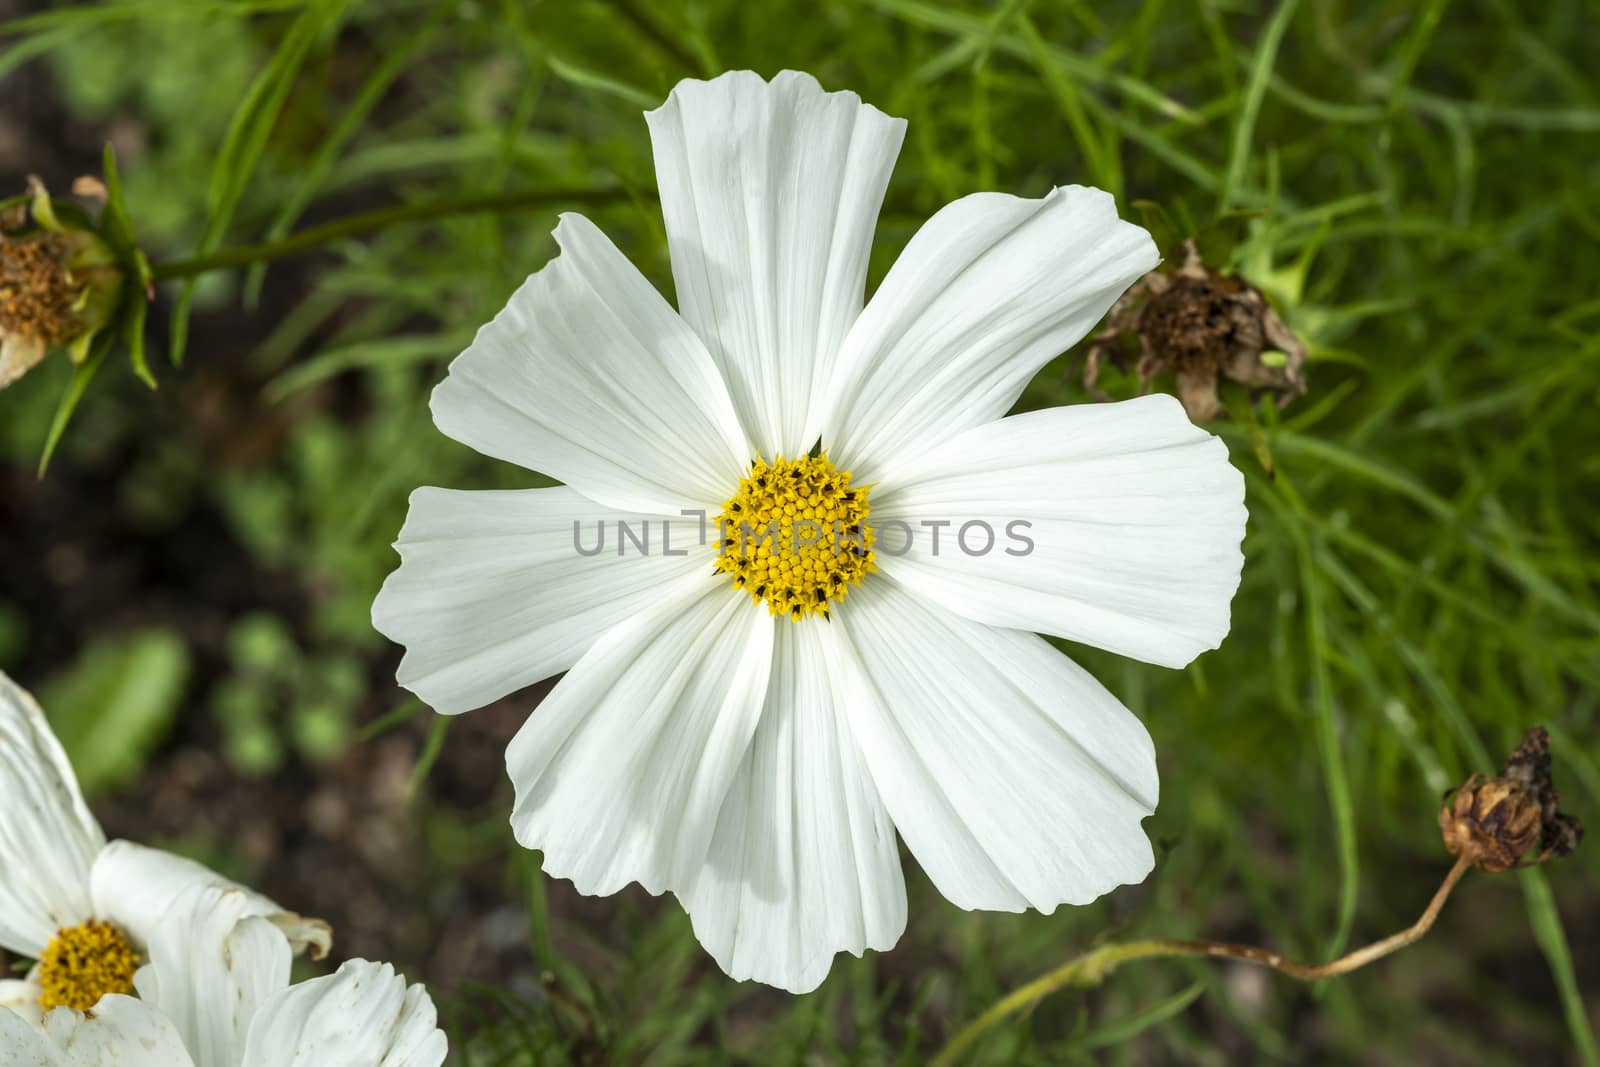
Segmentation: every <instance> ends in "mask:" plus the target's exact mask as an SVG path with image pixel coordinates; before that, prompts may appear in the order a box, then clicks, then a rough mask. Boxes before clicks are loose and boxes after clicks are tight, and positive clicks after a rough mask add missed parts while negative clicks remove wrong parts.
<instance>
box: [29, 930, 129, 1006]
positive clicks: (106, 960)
mask: <svg viewBox="0 0 1600 1067" xmlns="http://www.w3.org/2000/svg"><path fill="white" fill-rule="evenodd" d="M138 969H139V956H138V953H136V952H134V950H133V946H132V945H131V944H129V943H128V938H127V936H126V935H125V934H123V932H122V931H121V930H119V929H117V928H116V927H115V926H113V925H111V924H110V923H108V922H100V921H98V920H94V919H91V920H90V921H88V922H86V923H82V924H80V925H78V926H72V927H68V928H67V929H64V930H61V931H59V932H58V933H57V934H56V936H55V937H54V938H52V939H51V941H50V945H49V947H47V948H46V949H45V950H44V954H43V955H42V956H40V957H39V972H38V982H39V985H40V988H41V989H42V993H41V994H40V997H39V1006H40V1007H41V1008H43V1009H44V1010H45V1011H47V1012H48V1011H51V1010H53V1009H55V1008H72V1009H73V1010H75V1011H89V1010H90V1009H91V1008H93V1007H94V1006H95V1005H96V1004H98V1003H100V998H101V997H104V996H109V995H110V994H112V993H132V992H133V973H134V972H135V971H137V970H138Z"/></svg>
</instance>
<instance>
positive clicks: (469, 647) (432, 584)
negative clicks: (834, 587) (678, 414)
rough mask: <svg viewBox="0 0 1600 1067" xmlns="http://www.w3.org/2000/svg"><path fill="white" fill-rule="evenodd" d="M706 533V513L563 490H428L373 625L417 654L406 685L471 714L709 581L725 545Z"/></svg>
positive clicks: (414, 504) (446, 708) (419, 497)
mask: <svg viewBox="0 0 1600 1067" xmlns="http://www.w3.org/2000/svg"><path fill="white" fill-rule="evenodd" d="M711 518H715V515H714V514H712V515H711ZM619 520H621V521H625V522H626V523H627V525H628V530H629V531H630V535H629V536H630V538H635V539H637V538H641V537H642V538H643V539H644V542H645V544H644V550H643V551H641V549H640V547H639V545H638V543H637V542H636V541H635V540H631V539H630V540H624V539H623V536H622V534H621V533H620V531H619V528H618V525H617V524H618V521H619ZM707 521H708V522H709V519H708V520H707ZM702 536H704V534H703V533H702V530H701V523H700V520H699V519H698V518H695V517H693V516H689V517H685V516H681V515H679V516H673V517H671V518H666V517H660V518H657V517H649V516H640V515H637V514H632V513H625V512H620V511H613V510H611V509H610V508H607V507H604V506H602V505H600V504H596V503H594V502H593V501H591V500H589V499H588V498H586V497H584V496H582V495H581V494H579V493H577V492H575V491H574V490H572V489H570V488H567V487H564V486H563V487H560V488H556V489H527V490H522V491H520V492H456V491H452V490H448V489H432V488H423V489H418V490H417V491H416V492H414V493H413V494H411V511H410V513H409V514H408V515H407V516H406V524H405V527H404V528H403V529H402V530H401V531H400V539H399V540H398V541H397V542H395V548H397V549H399V551H400V558H401V566H400V569H399V570H397V571H395V572H394V573H393V574H391V575H389V579H388V581H386V582H385V583H384V585H383V591H382V592H380V593H379V594H378V599H377V601H376V602H374V604H373V605H372V624H373V626H375V627H376V628H377V629H378V630H380V631H381V632H382V633H384V634H386V635H387V636H388V637H389V638H391V639H392V640H394V641H396V642H398V643H400V644H402V645H405V646H406V656H405V659H403V660H402V661H401V662H400V672H399V680H400V684H401V685H403V686H405V687H406V688H407V689H410V690H411V691H412V692H414V693H416V694H417V695H418V696H420V697H421V698H422V699H423V700H425V701H427V702H428V704H429V705H431V706H432V707H433V708H434V710H436V711H441V712H444V713H446V714H454V713H456V712H462V711H469V710H471V709H472V708H476V707H482V706H483V705H484V704H487V703H489V702H490V701H492V700H497V699H499V698H500V697H502V696H505V695H506V694H507V693H510V692H513V691H515V690H517V689H521V688H522V687H523V686H527V685H532V684H533V683H534V682H537V681H540V680H542V679H544V678H548V677H550V676H551V675H555V674H560V673H561V672H562V671H564V670H567V669H568V668H569V667H571V666H572V665H573V664H574V663H576V662H577V661H578V657H579V656H581V655H583V653H584V652H586V651H588V648H589V646H590V645H591V644H593V643H594V640H595V638H597V637H598V636H599V635H600V634H602V633H604V632H605V631H606V630H609V629H610V628H611V627H613V626H615V625H616V624H617V623H619V622H622V621H623V620H624V619H627V618H629V617H631V616H633V615H634V614H636V613H637V612H638V611H639V610H640V609H642V608H643V607H645V606H646V605H647V604H650V603H653V602H655V601H657V600H659V599H660V598H661V596H662V589H663V588H664V587H666V586H669V585H672V584H674V583H681V582H683V581H684V580H686V579H687V580H690V581H693V580H695V579H696V578H698V577H704V576H705V575H706V574H708V573H709V572H710V570H711V566H712V562H713V556H714V553H715V552H716V546H715V545H712V544H710V543H707V544H701V542H700V539H701V537H702ZM580 546H581V548H582V551H580V550H579V548H580ZM586 552H593V553H595V554H593V555H585V554H584V553H586ZM668 552H671V553H672V554H671V555H668V554H667V553H668ZM619 553H620V554H619Z"/></svg>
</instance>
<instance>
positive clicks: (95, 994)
mask: <svg viewBox="0 0 1600 1067" xmlns="http://www.w3.org/2000/svg"><path fill="white" fill-rule="evenodd" d="M194 886H211V887H220V888H226V889H229V890H230V891H232V893H233V894H234V898H233V899H235V900H236V901H237V902H238V905H239V907H240V908H241V909H242V914H243V915H246V916H253V917H260V918H262V919H264V920H265V921H266V922H267V923H269V924H271V925H273V926H274V927H276V928H278V929H281V930H282V931H283V933H284V934H285V935H286V937H287V939H288V943H289V944H291V945H292V946H293V948H294V950H295V951H296V952H301V951H304V950H306V949H310V951H311V954H312V955H313V956H314V957H316V958H319V959H320V958H321V957H323V956H325V955H326V954H327V951H328V947H329V945H330V944H331V941H332V935H331V933H330V931H329V929H328V925H327V924H326V923H324V922H322V921H321V920H320V919H306V918H302V917H301V916H299V915H296V914H294V913H293V912H290V911H286V910H284V909H283V908H282V907H280V906H279V905H278V904H276V903H274V902H273V901H271V900H268V899H267V898H266V897H264V896H261V895H260V894H258V893H253V892H251V891H249V890H247V889H245V888H243V887H242V886H238V885H235V884H234V883H233V882H230V881H228V880H227V879H225V878H223V877H222V876H221V875H219V874H217V873H216V872H215V871H211V870H208V869H207V868H205V867H203V866H201V865H200V864H198V863H195V862H194V861H193V860H188V859H184V858H183V857H181V856H174V855H172V854H171V853H168V852H161V851H159V850H156V849H151V848H144V847H142V846H140V845H135V844H131V843H129V842H127V841H112V842H110V843H109V844H108V843H107V842H106V838H105V834H104V833H103V832H102V831H101V829H100V824H99V823H97V822H96V821H95V818H94V816H93V815H91V814H90V812H89V808H88V805H86V804H85V803H84V801H83V795H82V793H81V792H80V791H79V789H78V780H77V778H76V776H75V775H74V774H73V773H72V767H71V765H70V764H68V762H67V757H66V753H64V752H63V751H62V749H61V744H60V742H58V741H57V740H56V738H55V735H54V734H53V733H51V732H50V725H49V723H48V722H46V721H45V717H44V712H43V711H41V710H40V708H39V705H38V704H37V703H36V702H35V701H34V699H33V697H32V696H30V695H29V694H28V693H27V692H26V691H25V690H23V689H22V688H21V687H20V686H18V685H17V684H16V683H15V682H13V681H12V680H11V679H10V678H9V677H7V676H6V674H5V673H4V672H0V948H4V949H5V950H6V951H8V952H12V953H15V954H17V955H20V956H23V957H25V958H27V959H32V960H37V961H38V965H37V966H36V967H34V968H33V970H32V972H31V973H30V974H29V975H28V977H27V978H26V979H25V980H6V981H0V1006H4V1007H8V1008H11V1009H12V1010H13V1011H16V1012H20V1013H22V1014H24V1015H28V1016H30V1017H34V1018H37V1017H38V1016H39V1015H40V1014H41V1013H44V1012H49V1011H50V1010H51V1009H53V1008H57V1007H63V1006H64V1007H69V1008H75V1009H78V1010H80V1011H88V1010H90V1009H93V1008H95V1006H96V1005H97V1004H98V1003H99V1002H100V1000H101V998H102V997H104V996H107V995H109V994H126V993H131V992H132V991H133V979H134V973H135V971H136V970H137V969H138V967H139V965H140V963H141V962H142V958H143V957H142V954H143V952H144V950H145V946H146V945H147V944H148V943H149V941H150V939H151V936H152V933H153V931H154V930H155V928H156V926H157V924H158V922H159V921H160V920H161V918H162V916H163V915H164V914H166V912H167V910H168V908H169V907H170V906H171V905H172V903H173V901H174V900H176V899H177V898H178V897H179V896H180V895H181V894H182V893H183V892H184V891H185V890H187V889H189V888H191V887H194ZM3 1062H4V1061H3V1060H0V1063H3Z"/></svg>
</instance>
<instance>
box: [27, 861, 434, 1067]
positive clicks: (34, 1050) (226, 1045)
mask: <svg viewBox="0 0 1600 1067" xmlns="http://www.w3.org/2000/svg"><path fill="white" fill-rule="evenodd" d="M254 910H255V907H254V903H253V901H252V900H251V898H250V895H249V894H247V893H244V892H242V891H241V890H238V889H233V888H225V887H218V886H204V885H192V886H190V887H188V888H187V889H185V890H183V891H182V892H180V893H179V894H178V896H177V897H176V898H175V899H174V900H173V901H172V903H171V905H170V906H169V907H168V909H167V911H166V912H165V914H164V915H163V916H162V918H161V919H160V920H159V921H158V922H157V924H156V926H155V928H154V929H153V930H152V931H151V940H150V944H149V954H150V962H149V963H148V964H147V965H145V966H144V967H143V968H141V969H140V971H139V973H138V977H137V978H136V980H135V984H136V985H137V987H138V992H139V997H138V999H135V998H133V997H130V996H123V995H115V994H114V995H110V996H106V997H104V998H102V999H101V1001H100V1002H99V1003H98V1004H97V1005H96V1006H95V1008H94V1010H93V1011H92V1012H89V1013H84V1012H78V1011H74V1010H72V1009H71V1008H56V1009H55V1010H54V1011H52V1012H50V1013H49V1014H48V1015H46V1016H45V1017H44V1018H43V1019H41V1020H35V1021H30V1020H29V1019H27V1018H26V1017H24V1016H22V1015H16V1014H12V1013H10V1012H5V1011H0V1067H439V1065H440V1064H441V1063H443V1062H444V1057H445V1052H446V1043H445V1036H444V1034H443V1033H442V1032H440V1030H439V1029H438V1027H437V1025H436V1022H437V1017H436V1012H435V1010H434V1006H433V1001H432V1000H431V999H430V998H429V997H428V993H427V990H426V989H424V988H423V987H422V986H420V985H415V986H411V987H409V988H407V986H406V982H405V979H404V978H402V977H400V976H399V975H397V974H396V973H395V971H394V968H393V967H390V966H389V965H387V964H377V963H369V962H367V961H366V960H352V961H350V962H348V963H346V964H344V966H342V967H340V968H339V970H338V971H337V972H336V973H334V974H331V975H328V976H326V977H323V978H313V979H311V980H309V981H305V982H301V983H299V984H298V985H292V986H291V985H290V984H289V964H290V957H291V955H292V949H291V946H290V944H289V940H288V938H287V937H285V936H284V933H283V931H282V929H280V928H279V927H278V926H275V925H274V924H273V923H272V922H270V921H269V920H268V919H264V918H261V917H258V916H255V915H254V914H253V912H254Z"/></svg>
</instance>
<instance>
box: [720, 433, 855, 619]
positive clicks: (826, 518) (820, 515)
mask: <svg viewBox="0 0 1600 1067" xmlns="http://www.w3.org/2000/svg"><path fill="white" fill-rule="evenodd" d="M869 489H870V487H863V488H860V489H853V488H851V486H850V472H849V471H841V470H838V469H837V468H835V467H834V465H833V464H832V463H831V462H829V460H828V454H827V453H826V452H824V453H822V454H821V455H818V456H805V457H802V458H800V459H784V458H783V457H782V456H779V457H778V459H777V462H775V463H772V464H771V465H768V464H767V463H766V462H765V461H764V460H762V459H760V458H757V459H756V460H755V462H753V463H752V464H750V473H749V474H747V475H745V477H744V478H742V479H741V480H740V481H739V488H738V489H737V490H736V491H735V492H734V494H733V496H732V497H731V498H730V499H729V500H728V501H727V502H726V503H724V504H723V505H722V513H721V514H720V515H718V516H717V531H718V535H719V536H720V537H721V539H722V541H721V547H720V549H719V550H718V554H717V570H719V571H722V572H723V573H725V574H728V575H731V576H732V577H733V587H734V588H735V589H743V590H744V591H745V592H746V593H749V594H750V599H751V601H752V602H754V603H757V604H759V603H761V602H762V601H765V602H766V604H767V610H769V611H770V612H772V614H774V615H778V614H783V615H787V616H789V618H791V619H793V620H794V621H795V622H799V621H800V620H801V619H803V618H805V617H806V616H807V615H820V616H822V617H823V618H827V617H828V603H829V601H833V600H843V599H844V596H845V593H846V592H848V591H849V589H850V587H851V586H853V585H860V584H861V578H862V576H863V575H865V574H870V573H871V572H873V571H875V570H877V569H878V565H877V563H876V562H875V557H874V555H873V552H872V544H873V540H874V538H873V534H872V528H871V527H869V526H868V525H867V523H866V519H867V514H868V513H869V512H870V511H871V510H872V509H871V506H870V505H869V504H868V503H867V493H868V492H869Z"/></svg>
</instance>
